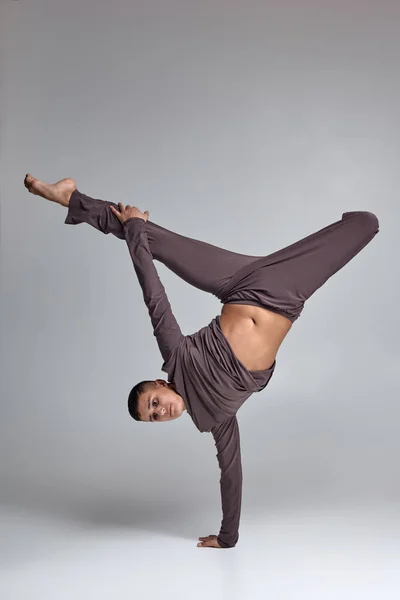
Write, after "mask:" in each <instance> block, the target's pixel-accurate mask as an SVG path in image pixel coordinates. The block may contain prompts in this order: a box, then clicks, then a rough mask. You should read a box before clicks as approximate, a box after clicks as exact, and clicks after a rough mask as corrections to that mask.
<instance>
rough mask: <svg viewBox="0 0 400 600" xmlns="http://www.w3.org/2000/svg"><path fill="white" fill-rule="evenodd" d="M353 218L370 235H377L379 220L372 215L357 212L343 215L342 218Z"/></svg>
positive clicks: (364, 211) (371, 213) (367, 212)
mask: <svg viewBox="0 0 400 600" xmlns="http://www.w3.org/2000/svg"><path fill="white" fill-rule="evenodd" d="M346 217H353V218H355V219H357V220H358V222H360V223H362V224H363V226H364V227H365V228H366V229H367V230H368V231H369V232H370V233H371V234H372V235H374V234H375V233H378V231H379V219H378V217H377V216H376V215H375V214H374V213H373V212H369V211H367V210H359V211H354V212H348V213H343V216H342V218H346Z"/></svg>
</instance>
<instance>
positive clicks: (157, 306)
mask: <svg viewBox="0 0 400 600" xmlns="http://www.w3.org/2000/svg"><path fill="white" fill-rule="evenodd" d="M123 231H124V235H125V240H126V243H127V244H128V248H129V253H130V255H131V258H132V262H133V266H134V268H135V271H136V275H137V278H138V280H139V283H140V286H141V288H142V291H143V299H144V301H145V304H146V306H147V308H148V311H149V315H150V319H151V323H152V326H153V333H154V336H155V337H156V339H157V343H158V347H159V349H160V352H161V355H162V357H163V359H164V361H168V359H169V358H170V356H171V355H172V353H173V351H174V350H175V349H176V347H177V346H178V345H179V342H180V340H181V339H182V338H183V334H182V331H181V329H180V327H179V325H178V323H177V320H176V319H175V316H174V314H173V312H172V309H171V305H170V303H169V301H168V298H167V294H166V292H165V289H164V286H163V284H162V283H161V281H160V278H159V276H158V273H157V269H156V267H155V265H154V263H153V256H152V254H151V252H150V248H149V242H148V239H147V235H146V231H145V221H144V219H141V218H137V217H134V218H131V219H128V220H127V221H125V222H124V224H123Z"/></svg>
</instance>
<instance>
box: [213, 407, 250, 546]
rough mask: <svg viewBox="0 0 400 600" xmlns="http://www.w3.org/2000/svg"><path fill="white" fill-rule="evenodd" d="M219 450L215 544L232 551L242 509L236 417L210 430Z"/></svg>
mask: <svg viewBox="0 0 400 600" xmlns="http://www.w3.org/2000/svg"><path fill="white" fill-rule="evenodd" d="M211 433H212V435H213V437H214V440H215V445H216V447H217V450H218V454H217V459H218V463H219V466H220V469H221V479H220V487H221V505H222V515H223V516H222V523H221V529H220V532H219V535H218V543H219V545H220V546H222V547H223V548H232V547H233V546H235V545H236V543H237V541H238V539H239V521H240V512H241V507H242V483H243V474H242V460H241V454H240V435H239V425H238V422H237V418H236V416H233V417H231V418H229V419H227V420H226V421H223V422H222V423H220V424H219V425H217V426H215V427H213V428H212V429H211Z"/></svg>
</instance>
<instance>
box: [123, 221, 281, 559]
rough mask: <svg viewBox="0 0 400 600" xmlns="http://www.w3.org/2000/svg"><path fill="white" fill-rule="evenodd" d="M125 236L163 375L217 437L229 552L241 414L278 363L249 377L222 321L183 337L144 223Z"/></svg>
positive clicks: (238, 496)
mask: <svg viewBox="0 0 400 600" xmlns="http://www.w3.org/2000/svg"><path fill="white" fill-rule="evenodd" d="M123 231H124V234H125V239H126V242H127V244H128V248H129V252H130V255H131V258H132V262H133V265H134V268H135V271H136V274H137V277H138V280H139V283H140V285H141V288H142V291H143V298H144V301H145V303H146V306H147V308H148V311H149V315H150V319H151V322H152V326H153V331H154V336H155V337H156V340H157V343H158V346H159V349H160V352H161V355H162V357H163V359H164V363H163V365H162V367H161V370H162V371H164V372H165V373H167V374H168V379H169V381H170V382H171V383H173V384H174V385H175V388H176V391H177V393H178V394H179V395H180V396H182V398H183V400H184V403H185V406H186V408H187V411H188V413H189V415H190V417H191V418H192V420H193V423H194V424H195V426H196V427H197V429H198V430H199V431H201V432H211V433H212V435H213V437H214V440H215V445H216V448H217V459H218V463H219V467H220V469H221V478H220V489H221V504H222V513H223V518H222V524H221V528H220V532H219V535H218V543H219V545H220V546H222V547H224V548H229V547H233V546H235V544H236V543H237V541H238V539H239V521H240V512H241V503H242V480H243V477H242V463H241V454H240V436H239V427H238V422H237V418H236V413H237V411H238V409H239V408H240V406H241V405H242V404H243V403H244V402H245V400H247V398H248V397H249V396H251V394H252V393H253V392H259V391H260V390H261V389H263V387H265V385H266V383H267V382H268V381H269V379H270V378H271V377H272V374H273V372H274V369H275V362H274V364H273V365H272V366H271V368H270V369H268V370H266V371H262V372H261V371H260V372H257V371H248V370H247V369H246V368H245V367H244V365H243V364H242V363H241V362H240V361H239V360H238V359H237V358H236V356H235V354H234V353H233V351H232V349H231V347H230V345H229V342H228V340H227V339H226V338H225V336H224V334H223V332H222V330H221V327H220V317H219V316H217V317H215V318H214V319H213V320H212V321H211V323H210V324H209V325H207V326H206V327H203V328H202V329H200V330H199V331H197V332H196V333H194V334H191V335H186V336H184V335H183V334H182V331H181V329H180V327H179V325H178V323H177V321H176V319H175V316H174V314H173V312H172V310H171V305H170V303H169V301H168V298H167V295H166V292H165V289H164V286H163V285H162V283H161V281H160V278H159V276H158V273H157V270H156V268H155V265H154V263H153V257H152V254H151V251H150V247H149V243H148V239H147V235H146V230H145V221H144V220H143V219H140V218H136V217H135V218H131V219H128V220H127V221H125V223H124V224H123Z"/></svg>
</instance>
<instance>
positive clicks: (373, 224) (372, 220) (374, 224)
mask: <svg viewBox="0 0 400 600" xmlns="http://www.w3.org/2000/svg"><path fill="white" fill-rule="evenodd" d="M360 215H362V217H361V218H362V219H363V220H364V221H365V226H366V227H367V228H368V229H369V231H370V232H371V233H372V234H375V233H377V232H378V231H379V219H378V217H377V216H376V215H375V214H374V213H373V212H368V211H366V210H364V211H362V212H361V213H360Z"/></svg>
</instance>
